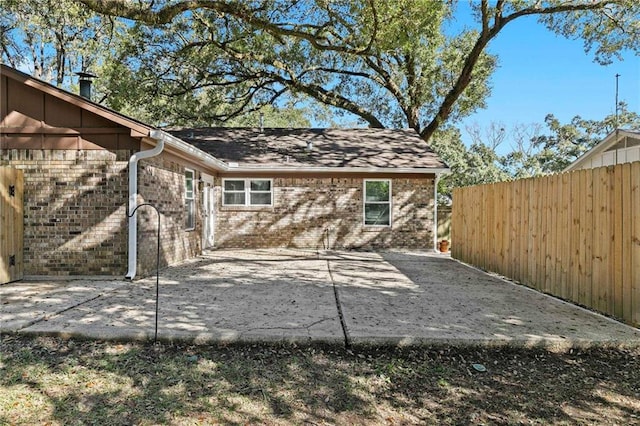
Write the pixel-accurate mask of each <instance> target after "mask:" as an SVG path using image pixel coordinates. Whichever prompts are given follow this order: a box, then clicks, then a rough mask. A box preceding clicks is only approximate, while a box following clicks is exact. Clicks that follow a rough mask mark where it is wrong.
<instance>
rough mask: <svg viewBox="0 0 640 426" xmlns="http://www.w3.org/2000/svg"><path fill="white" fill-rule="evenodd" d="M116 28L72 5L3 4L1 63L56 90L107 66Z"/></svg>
mask: <svg viewBox="0 0 640 426" xmlns="http://www.w3.org/2000/svg"><path fill="white" fill-rule="evenodd" d="M118 27H119V25H118V24H117V22H116V20H114V19H113V18H111V17H104V16H101V15H98V14H96V13H95V12H93V11H91V10H89V9H87V8H86V7H83V6H82V5H81V4H79V3H78V2H76V1H72V0H57V1H53V0H5V1H3V3H2V13H1V14H0V34H1V35H0V48H1V57H2V61H3V62H6V63H8V64H10V65H11V66H13V67H15V68H19V69H26V70H28V71H29V72H30V73H32V74H33V75H34V76H35V77H38V78H40V79H42V80H45V81H48V82H51V83H53V84H56V85H58V86H67V87H68V86H70V85H71V77H72V76H73V74H74V72H77V71H81V70H91V69H92V68H94V67H96V66H99V65H100V64H102V63H104V62H105V61H107V60H108V56H109V53H110V51H111V44H112V42H113V39H114V37H115V36H116V34H117V31H118Z"/></svg>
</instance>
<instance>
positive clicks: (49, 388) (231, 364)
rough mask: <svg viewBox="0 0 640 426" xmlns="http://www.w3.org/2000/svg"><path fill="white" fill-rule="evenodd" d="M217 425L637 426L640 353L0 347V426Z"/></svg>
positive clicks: (26, 341) (9, 343)
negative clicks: (534, 425) (478, 367)
mask: <svg viewBox="0 0 640 426" xmlns="http://www.w3.org/2000/svg"><path fill="white" fill-rule="evenodd" d="M475 363H480V364H483V365H484V366H485V367H486V368H487V371H486V372H478V371H476V370H475V369H474V368H473V364H475ZM217 423H223V424H257V423H260V424H354V423H355V424H381V425H382V424H384V425H388V424H416V423H422V424H424V423H427V424H470V423H474V424H520V423H524V424H529V423H540V424H638V423H640V351H639V350H612V349H590V350H579V351H578V350H574V351H570V352H569V353H553V352H548V351H545V350H542V349H507V348H501V349H496V348H493V349H485V348H454V347H427V348H421V349H394V348H367V349H365V348H361V349H359V350H353V351H348V350H345V349H343V348H339V347H317V346H316V347H314V346H306V347H296V346H290V345H281V346H274V345H251V346H246V345H245V346H243V345H233V346H186V345H170V344H160V345H157V346H154V345H145V344H141V343H130V344H122V343H113V342H98V341H77V340H62V339H56V338H48V337H37V338H36V337H33V338H30V337H18V336H2V338H1V341H0V424H25V425H27V424H28V425H33V424H51V425H67V424H114V425H120V424H139V425H151V424H176V425H181V424H189V425H193V424H217Z"/></svg>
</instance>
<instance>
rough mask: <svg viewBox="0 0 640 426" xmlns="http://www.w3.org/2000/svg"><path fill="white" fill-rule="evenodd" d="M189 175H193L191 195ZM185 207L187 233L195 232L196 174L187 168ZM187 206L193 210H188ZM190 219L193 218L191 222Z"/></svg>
mask: <svg viewBox="0 0 640 426" xmlns="http://www.w3.org/2000/svg"><path fill="white" fill-rule="evenodd" d="M188 173H191V195H189V190H188V189H187V182H188V180H189V179H188V178H187V174H188ZM184 205H185V212H187V213H186V214H187V217H185V223H184V228H185V231H193V230H194V229H196V172H195V170H192V169H187V168H185V169H184ZM187 205H190V207H191V208H190V209H188V208H187ZM189 217H191V220H189ZM189 222H191V223H189ZM189 225H191V226H189Z"/></svg>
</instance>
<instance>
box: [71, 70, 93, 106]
mask: <svg viewBox="0 0 640 426" xmlns="http://www.w3.org/2000/svg"><path fill="white" fill-rule="evenodd" d="M76 75H77V76H79V77H80V96H82V97H83V98H86V99H89V100H91V83H92V82H93V79H94V78H96V77H98V76H97V75H94V74H91V73H88V72H84V71H80V72H77V73H76Z"/></svg>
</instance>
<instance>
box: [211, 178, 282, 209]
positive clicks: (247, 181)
mask: <svg viewBox="0 0 640 426" xmlns="http://www.w3.org/2000/svg"><path fill="white" fill-rule="evenodd" d="M228 180H236V181H238V180H241V181H244V204H227V203H226V202H225V197H224V196H225V194H227V193H240V192H242V191H226V190H225V182H226V181H228ZM257 180H266V181H269V191H252V190H251V182H252V181H257ZM267 193H268V194H270V197H269V201H270V202H269V204H251V194H267ZM273 196H274V195H273V179H271V178H226V179H222V205H223V206H224V207H273Z"/></svg>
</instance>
